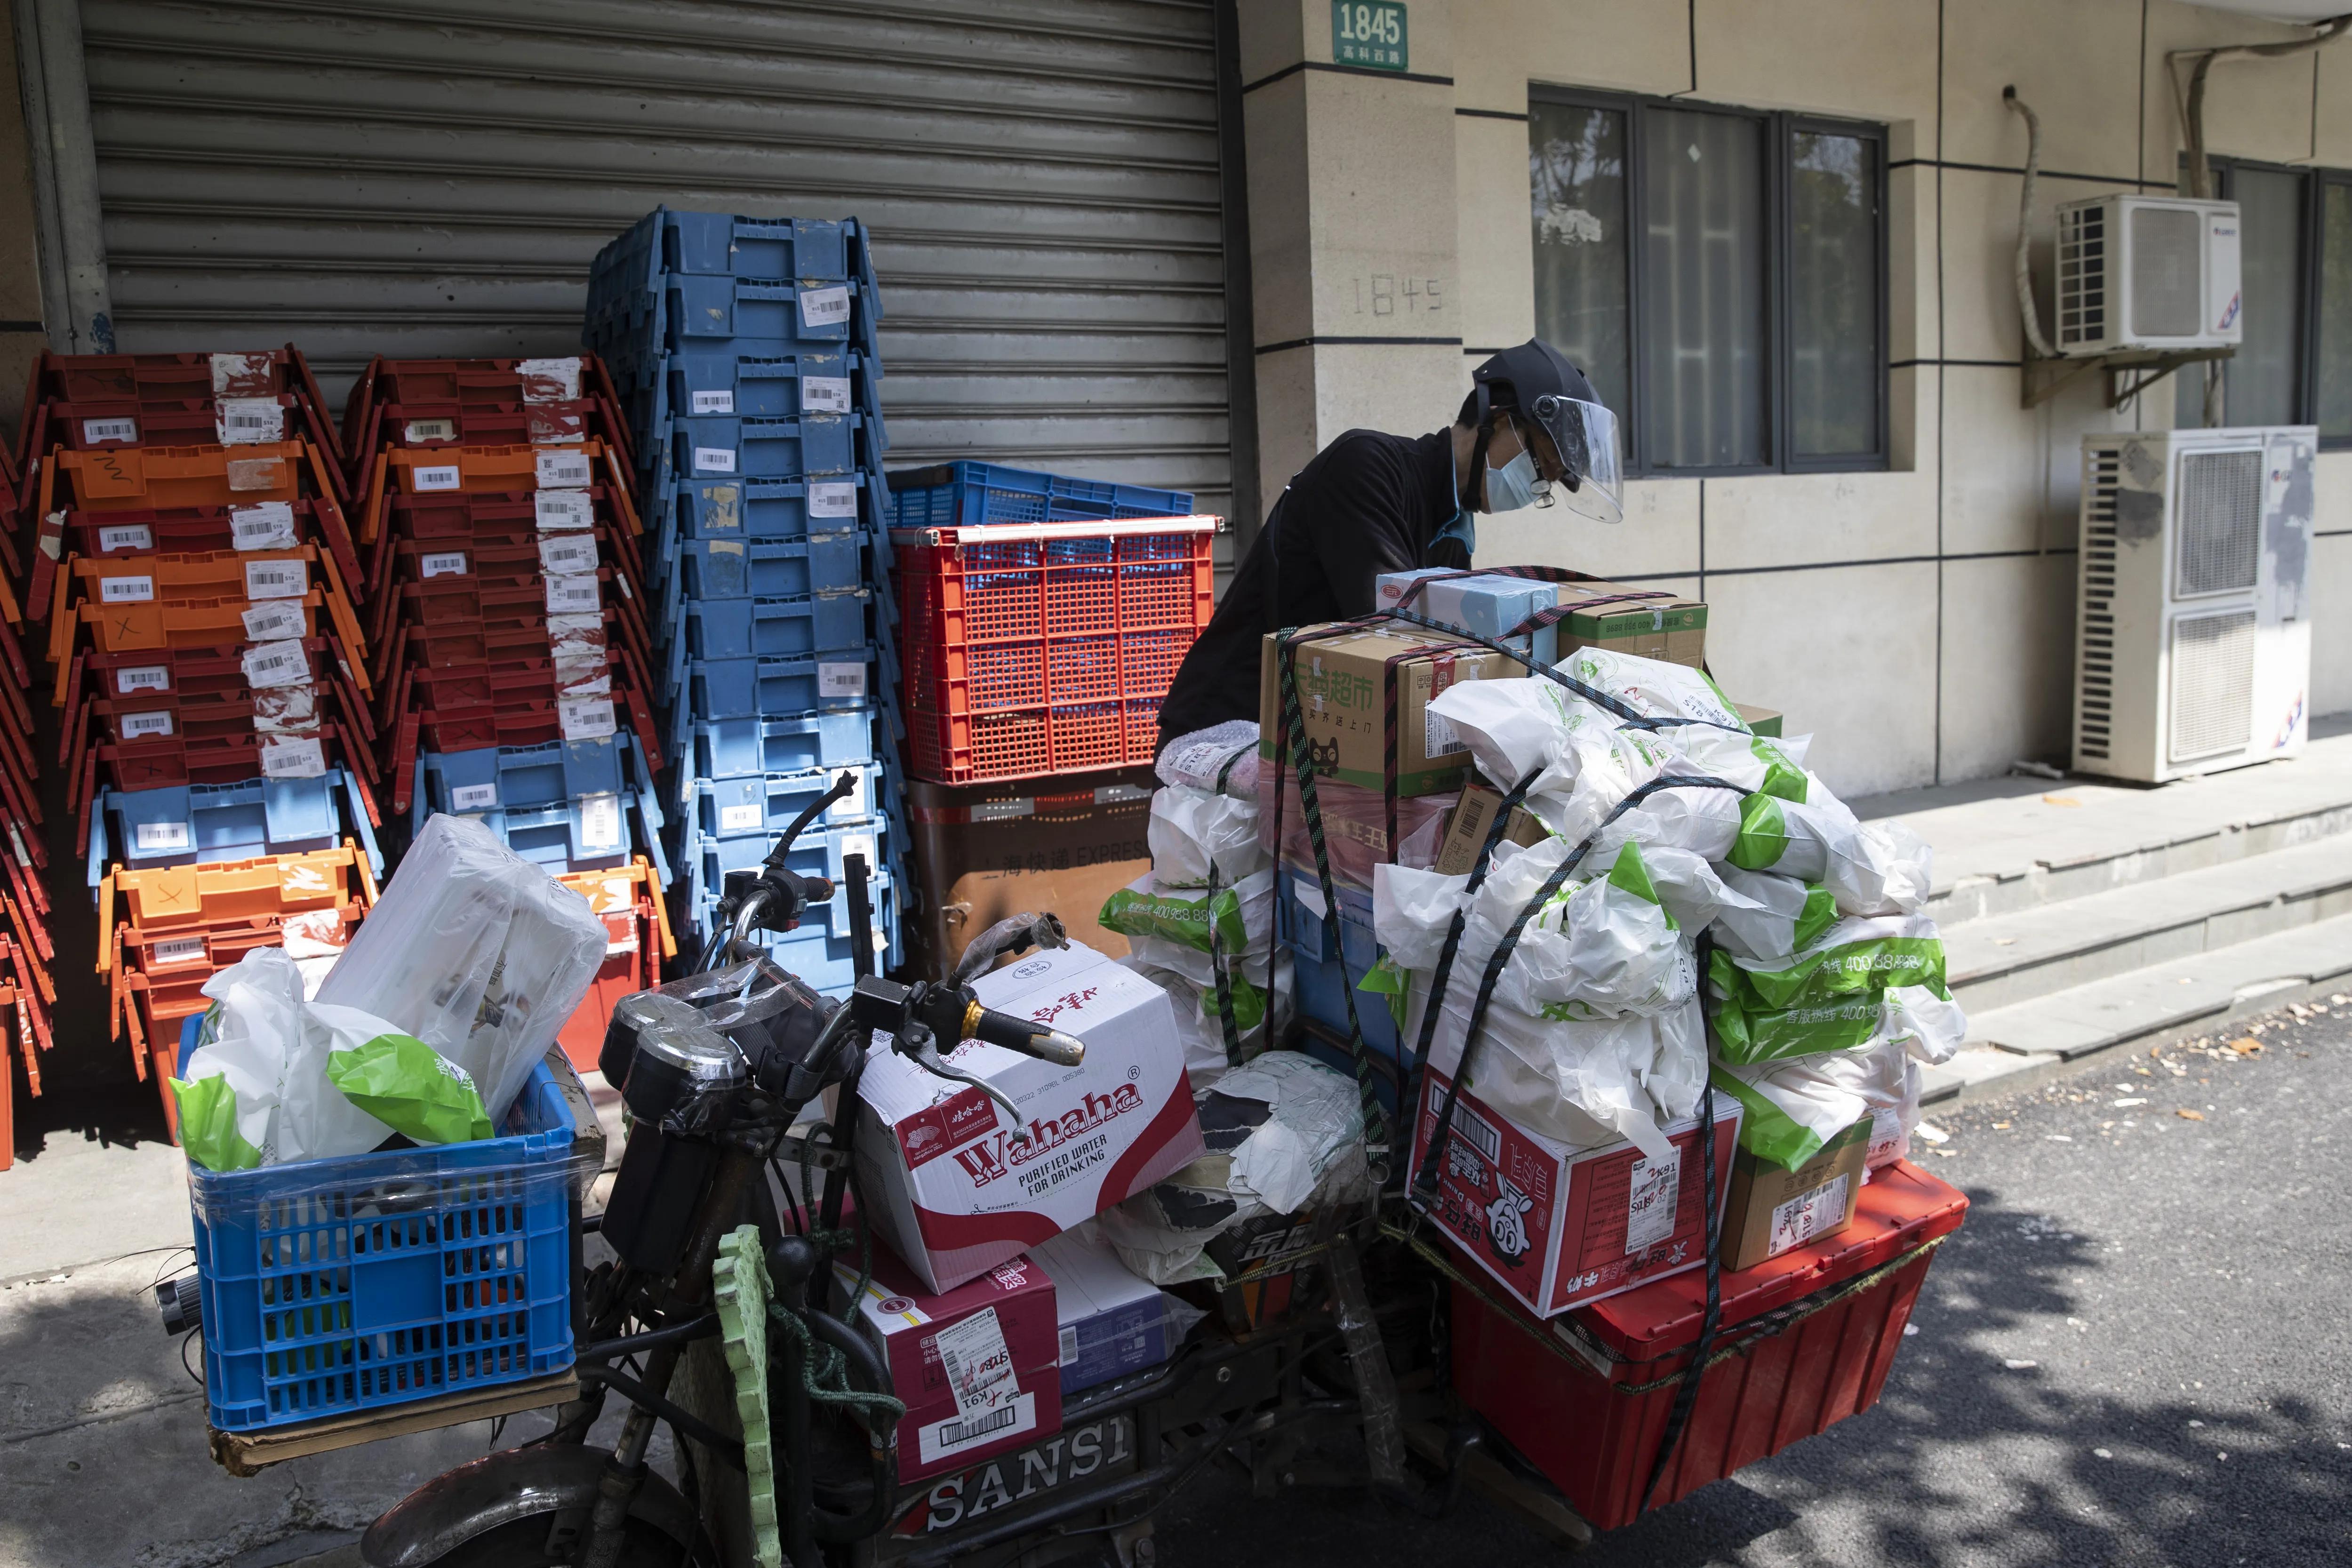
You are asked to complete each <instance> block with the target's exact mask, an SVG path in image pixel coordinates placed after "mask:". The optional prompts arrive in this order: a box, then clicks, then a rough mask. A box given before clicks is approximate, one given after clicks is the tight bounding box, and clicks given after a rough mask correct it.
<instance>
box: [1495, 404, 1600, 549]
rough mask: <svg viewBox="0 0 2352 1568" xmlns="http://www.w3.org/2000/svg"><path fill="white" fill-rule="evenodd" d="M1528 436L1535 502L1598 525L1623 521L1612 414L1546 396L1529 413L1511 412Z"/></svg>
mask: <svg viewBox="0 0 2352 1568" xmlns="http://www.w3.org/2000/svg"><path fill="white" fill-rule="evenodd" d="M1515 412H1516V414H1517V418H1518V419H1519V421H1520V422H1521V428H1522V429H1523V430H1525V431H1528V432H1529V433H1531V434H1532V435H1533V437H1534V440H1533V442H1532V443H1531V447H1532V450H1533V456H1534V458H1535V462H1536V472H1537V474H1538V477H1539V482H1538V485H1537V487H1536V504H1537V505H1538V506H1550V505H1552V504H1554V503H1555V502H1565V503H1566V504H1567V506H1568V509H1569V510H1570V511H1575V512H1580V513H1582V514H1583V515H1584V516H1586V517H1589V518H1591V519H1593V520H1594V521H1598V522H1622V521H1625V461H1624V449H1623V447H1622V446H1621V445H1620V444H1619V441H1618V437H1617V416H1615V415H1614V414H1612V413H1610V412H1609V410H1608V409H1606V408H1604V407H1602V406H1601V405H1600V404H1598V403H1580V402H1578V401H1577V400H1576V399H1575V398H1572V397H1559V396H1546V397H1539V398H1538V399H1537V400H1536V405H1535V407H1534V408H1532V409H1519V410H1516V411H1515Z"/></svg>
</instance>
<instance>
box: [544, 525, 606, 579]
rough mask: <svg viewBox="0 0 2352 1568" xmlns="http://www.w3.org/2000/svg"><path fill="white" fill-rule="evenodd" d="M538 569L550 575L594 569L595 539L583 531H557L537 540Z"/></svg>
mask: <svg viewBox="0 0 2352 1568" xmlns="http://www.w3.org/2000/svg"><path fill="white" fill-rule="evenodd" d="M539 569H540V570H541V572H544V573H546V574H548V575H549V576H551V577H561V576H566V575H570V574H576V573H581V572H586V573H590V574H593V573H594V572H595V570H596V541H595V539H594V537H593V535H590V534H585V533H559V534H557V535H555V536H554V537H553V538H551V539H542V540H541V541H540V542H539Z"/></svg>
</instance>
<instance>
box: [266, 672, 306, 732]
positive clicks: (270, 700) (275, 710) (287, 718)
mask: <svg viewBox="0 0 2352 1568" xmlns="http://www.w3.org/2000/svg"><path fill="white" fill-rule="evenodd" d="M253 728H254V732H255V733H256V734H261V735H315V734H317V733H318V732H319V689H318V688H317V687H315V686H313V685H311V684H310V682H309V681H307V680H304V681H298V682H296V683H294V684H293V685H290V686H279V687H276V688H273V689H268V690H265V691H257V692H255V693H254V694H253Z"/></svg>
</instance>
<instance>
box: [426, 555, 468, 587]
mask: <svg viewBox="0 0 2352 1568" xmlns="http://www.w3.org/2000/svg"><path fill="white" fill-rule="evenodd" d="M416 570H417V571H418V573H419V574H422V575H423V576H424V577H425V580H426V581H428V582H429V581H431V580H432V579H433V578H436V577H463V576H464V575H465V574H466V552H464V551H462V550H444V551H439V552H436V553H434V554H431V555H420V556H418V557H417V558H416Z"/></svg>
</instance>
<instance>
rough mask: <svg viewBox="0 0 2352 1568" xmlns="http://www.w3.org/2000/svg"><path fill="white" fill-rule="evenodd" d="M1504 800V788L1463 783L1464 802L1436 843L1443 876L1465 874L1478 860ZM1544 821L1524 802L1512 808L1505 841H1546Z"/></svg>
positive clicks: (1528, 843)
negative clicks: (1479, 852)
mask: <svg viewBox="0 0 2352 1568" xmlns="http://www.w3.org/2000/svg"><path fill="white" fill-rule="evenodd" d="M1502 804H1503V792H1502V791H1501V790H1498V789H1493V788H1490V787H1488V786H1487V785H1486V784H1464V785H1463V786H1462V800H1461V803H1460V804H1459V805H1455V806H1454V819H1453V821H1451V822H1449V823H1447V824H1446V826H1445V838H1444V842H1442V843H1440V844H1439V845H1438V847H1437V866H1436V869H1437V872H1438V874H1439V875H1440V876H1444V877H1466V876H1468V875H1469V874H1470V868H1471V867H1473V866H1475V865H1476V864H1477V862H1478V851H1479V850H1480V849H1481V848H1483V847H1485V846H1486V834H1487V832H1488V831H1489V830H1490V829H1491V828H1492V826H1494V821H1495V808H1496V807H1497V806H1499V805H1502ZM1544 832H1545V829H1544V825H1543V824H1542V823H1541V822H1538V820H1536V816H1535V814H1534V813H1533V812H1530V811H1529V810H1528V808H1527V807H1526V806H1524V805H1515V806H1513V807H1512V808H1511V823H1510V826H1508V827H1506V828H1505V829H1504V830H1503V842H1504V843H1506V844H1517V845H1519V846H1521V847H1525V846H1528V845H1530V844H1540V843H1542V842H1543V841H1544Z"/></svg>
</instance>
